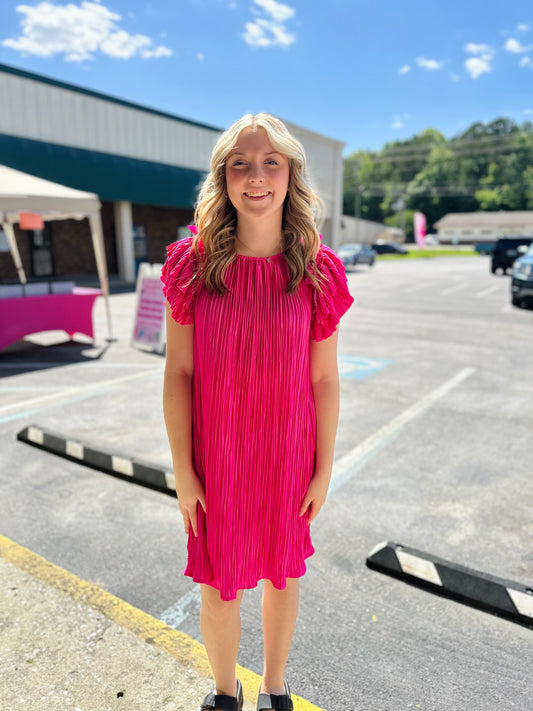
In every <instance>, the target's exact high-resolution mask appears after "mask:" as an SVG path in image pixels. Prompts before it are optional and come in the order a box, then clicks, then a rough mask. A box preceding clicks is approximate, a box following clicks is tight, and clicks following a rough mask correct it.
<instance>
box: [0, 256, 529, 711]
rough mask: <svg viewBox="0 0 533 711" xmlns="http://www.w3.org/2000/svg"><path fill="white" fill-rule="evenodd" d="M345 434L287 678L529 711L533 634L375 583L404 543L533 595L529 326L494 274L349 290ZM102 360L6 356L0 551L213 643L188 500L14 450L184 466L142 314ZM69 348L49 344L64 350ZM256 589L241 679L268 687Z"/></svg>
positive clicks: (392, 700) (351, 700) (411, 267)
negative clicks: (41, 440) (40, 561)
mask: <svg viewBox="0 0 533 711" xmlns="http://www.w3.org/2000/svg"><path fill="white" fill-rule="evenodd" d="M348 279H349V285H350V289H351V292H352V294H353V295H354V297H355V299H356V304H355V305H354V306H353V307H352V309H351V310H350V312H349V314H348V315H347V316H346V317H345V319H344V320H343V324H342V329H341V335H340V340H339V364H340V371H341V376H342V378H341V400H342V405H341V421H340V426H339V435H338V442H337V449H336V468H335V473H334V477H333V481H332V488H331V493H330V496H329V499H328V503H327V506H326V507H325V508H324V510H323V512H322V513H321V515H320V516H319V518H318V519H317V520H316V522H315V523H314V524H313V528H312V534H313V542H314V544H315V548H316V550H317V553H316V554H315V556H313V558H311V559H310V561H309V566H308V570H309V572H308V575H306V576H305V578H304V579H303V581H302V600H301V614H300V619H299V623H298V626H297V630H296V634H295V638H294V643H293V649H292V655H291V660H290V668H289V669H288V678H289V680H290V681H291V687H292V688H293V689H294V691H296V692H297V693H298V694H299V695H301V696H303V697H304V698H307V699H309V700H310V701H312V702H313V703H315V704H317V705H318V706H319V707H322V708H324V709H328V711H336V710H337V709H338V710H339V711H340V710H341V709H346V708H348V709H354V710H355V709H365V710H367V711H399V710H400V709H415V708H420V709H423V710H426V711H448V710H449V711H452V710H453V711H457V710H458V709H468V710H469V711H492V710H493V709H502V710H506V709H518V710H519V711H530V709H531V668H532V664H533V645H532V641H533V637H532V635H533V631H532V630H531V629H527V628H525V627H523V626H520V625H518V624H515V623H513V622H510V621H508V620H502V619H499V618H497V617H495V616H493V615H490V614H488V613H486V612H482V611H479V610H476V609H472V608H471V607H467V606H464V605H461V604H459V603H457V602H454V601H451V600H447V599H443V598H440V597H436V596H433V595H431V594H430V593H428V592H426V591H423V590H419V589H417V588H414V587H412V586H408V585H405V584H404V583H402V582H400V581H398V580H394V579H392V578H389V577H387V576H384V575H381V574H379V573H377V572H374V571H371V570H368V569H367V568H366V567H365V558H366V556H367V555H368V554H369V553H370V551H371V550H372V549H373V548H374V546H375V545H376V544H378V543H379V542H381V541H384V540H391V541H396V542H399V543H403V544H405V545H408V546H413V547H415V548H418V549H421V550H424V551H428V552H431V553H433V554H434V555H437V556H441V557H442V558H446V559H447V560H450V561H455V562H456V563H459V564H463V565H466V566H469V567H472V568H474V569H477V570H480V571H485V572H487V573H491V574H493V575H496V576H500V577H502V578H506V579H509V580H515V581H518V582H521V583H523V584H526V585H529V587H533V513H532V512H533V487H532V486H531V462H532V460H533V437H532V429H533V428H532V422H533V360H532V358H531V353H532V350H533V311H527V310H520V309H516V308H512V307H511V306H510V297H509V277H503V276H493V275H491V274H490V273H489V267H488V262H487V260H486V259H485V258H483V257H465V258H463V257H461V258H453V257H449V258H437V259H434V260H409V261H404V262H401V261H388V262H386V261H382V262H380V261H378V262H377V263H376V265H375V266H374V267H373V268H371V269H370V268H367V267H360V268H358V269H356V270H353V271H351V272H349V275H348ZM100 301H101V300H99V302H97V306H96V309H95V318H96V326H97V338H96V342H95V343H94V344H88V343H81V342H65V343H58V341H57V336H56V335H54V334H51V336H47V337H42V338H40V339H37V338H36V339H34V342H33V343H26V344H25V345H24V346H22V347H17V348H14V347H12V348H10V349H8V350H6V351H4V352H2V353H0V377H1V380H0V421H1V423H2V427H1V431H0V437H1V444H2V451H3V457H2V460H3V466H2V470H1V473H0V478H1V479H0V480H1V487H2V497H1V500H0V520H1V522H2V523H1V526H0V533H2V534H3V535H5V536H8V537H9V538H11V539H13V540H14V541H16V542H17V543H20V544H21V545H23V546H26V547H27V548H29V549H31V550H33V551H35V552H37V553H39V554H40V555H42V556H44V557H45V558H46V559H48V560H50V561H52V562H54V563H56V564H57V565H60V566H62V567H63V568H66V569H67V570H69V571H71V572H73V573H75V574H76V575H78V576H80V577H81V578H83V579H84V580H88V581H91V582H95V583H98V584H99V585H100V586H102V587H103V588H105V589H106V590H108V591H109V592H112V593H113V594H114V595H116V596H117V597H119V598H122V599H124V600H126V601H128V602H130V603H131V604H133V605H135V606H136V607H138V608H140V609H141V610H144V611H145V612H147V613H149V614H151V615H153V616H154V617H157V618H159V619H162V620H164V621H165V622H167V623H168V624H170V625H172V626H175V627H176V629H180V630H181V631H183V632H186V633H187V634H189V635H191V636H192V637H194V638H196V639H199V638H200V632H199V624H198V603H199V600H198V594H197V590H196V588H195V586H194V585H193V584H192V583H191V582H190V581H189V579H186V578H184V577H183V576H182V574H181V570H182V568H183V565H184V560H185V548H186V546H185V543H186V542H185V538H184V535H183V533H182V525H181V522H180V521H179V513H178V509H177V504H176V500H175V499H174V498H172V497H171V496H169V495H168V494H165V493H161V492H158V491H153V490H150V489H147V488H144V487H141V486H138V485H136V484H134V483H132V482H130V481H123V480H120V479H117V478H114V477H112V476H110V475H107V474H103V473H101V472H98V471H95V470H91V469H87V468H85V467H82V466H80V465H79V464H76V463H74V462H71V461H68V460H65V459H61V458H59V457H55V456H53V455H51V454H48V453H45V452H43V451H41V450H38V449H35V448H32V447H30V446H28V445H25V444H22V443H20V442H18V441H17V440H16V434H17V432H18V431H20V430H21V429H22V428H23V427H25V426H27V425H29V424H38V425H41V426H43V427H47V428H49V429H51V430H55V431H57V432H64V433H65V434H67V435H70V436H72V437H73V438H76V437H77V438H80V439H82V440H84V441H86V442H91V443H92V444H93V445H94V446H101V447H102V448H104V449H107V450H109V449H112V450H116V452H117V454H124V455H129V456H137V457H141V458H142V459H145V460H148V461H151V462H154V463H156V464H160V465H161V466H164V467H169V466H170V454H169V449H168V445H167V442H166V437H165V431H164V424H163V417H162V412H161V388H162V374H163V359H162V357H161V356H158V355H155V354H152V353H147V352H143V351H140V350H137V349H134V348H132V347H131V346H130V337H131V330H132V325H133V308H134V303H135V297H134V295H133V294H130V293H125V294H117V295H114V296H113V297H112V313H113V319H114V330H115V336H116V338H117V340H116V341H114V342H111V343H106V341H105V335H106V333H105V321H104V309H103V304H101V303H100ZM54 338H55V341H54ZM259 602H260V589H257V590H254V591H250V592H249V593H247V594H246V595H245V599H244V602H243V608H242V617H243V637H242V645H241V654H240V659H239V661H240V663H241V664H242V665H243V666H245V667H247V668H250V669H252V670H254V671H256V672H260V671H261V655H262V649H261V643H260V639H261V636H260V614H259Z"/></svg>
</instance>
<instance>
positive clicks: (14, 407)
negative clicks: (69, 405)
mask: <svg viewBox="0 0 533 711" xmlns="http://www.w3.org/2000/svg"><path fill="white" fill-rule="evenodd" d="M161 374H162V369H161V368H154V369H153V372H148V373H147V372H146V370H143V371H142V372H140V373H133V374H132V375H124V376H122V377H121V378H112V379H111V380H101V381H100V382H97V383H94V384H93V385H83V386H80V387H77V388H70V389H68V390H63V391H62V392H56V393H53V394H51V395H41V396H40V397H34V398H30V399H29V400H21V401H19V402H17V403H11V404H10V405H4V407H0V415H4V416H6V415H7V419H9V417H10V416H12V415H13V414H14V413H18V414H20V410H26V409H27V408H29V409H31V410H33V411H35V408H36V407H37V408H38V409H40V408H41V407H45V406H46V405H49V404H51V403H52V404H54V403H55V404H57V403H58V402H62V403H64V402H68V401H70V400H72V399H76V398H77V397H78V396H80V395H81V396H82V397H83V398H87V397H90V396H91V395H96V394H98V393H100V392H102V391H103V390H107V389H108V388H110V387H113V386H114V385H118V384H119V383H124V382H127V381H128V380H135V379H136V378H149V377H151V376H153V375H161ZM4 419H6V418H5V417H4V418H2V420H4Z"/></svg>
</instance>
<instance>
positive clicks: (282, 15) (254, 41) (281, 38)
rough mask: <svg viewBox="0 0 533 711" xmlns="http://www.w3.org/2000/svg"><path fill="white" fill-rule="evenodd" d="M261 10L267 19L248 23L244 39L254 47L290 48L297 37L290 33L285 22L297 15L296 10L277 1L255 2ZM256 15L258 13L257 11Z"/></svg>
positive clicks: (258, 18) (258, 19) (256, 0)
mask: <svg viewBox="0 0 533 711" xmlns="http://www.w3.org/2000/svg"><path fill="white" fill-rule="evenodd" d="M254 3H255V4H256V5H257V6H258V7H259V8H261V10H262V11H263V13H264V14H265V15H266V18H265V17H257V19H255V20H254V21H253V22H247V23H246V24H245V27H244V34H243V38H244V41H245V42H246V44H249V45H250V46H252V47H273V46H276V45H278V46H280V47H289V46H290V45H291V44H293V43H294V42H295V41H296V35H294V34H292V33H291V32H289V30H288V29H287V28H286V26H285V22H286V21H287V20H290V19H291V17H293V15H294V14H295V12H296V11H295V10H294V8H292V7H289V6H288V5H283V4H282V3H279V2H276V0H254ZM255 12H256V14H257V13H258V11H257V10H256V11H255Z"/></svg>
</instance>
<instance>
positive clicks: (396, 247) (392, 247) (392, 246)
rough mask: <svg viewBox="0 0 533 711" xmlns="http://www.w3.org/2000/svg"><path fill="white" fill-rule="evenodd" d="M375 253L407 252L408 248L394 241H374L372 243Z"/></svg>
mask: <svg viewBox="0 0 533 711" xmlns="http://www.w3.org/2000/svg"><path fill="white" fill-rule="evenodd" d="M372 249H373V250H374V252H375V253H376V254H407V253H408V250H407V249H405V247H402V246H401V245H400V244H396V242H376V243H375V244H373V245H372Z"/></svg>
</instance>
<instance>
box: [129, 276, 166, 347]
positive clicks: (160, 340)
mask: <svg viewBox="0 0 533 711" xmlns="http://www.w3.org/2000/svg"><path fill="white" fill-rule="evenodd" d="M161 267H162V265H161V264H147V263H146V262H142V263H141V264H140V265H139V273H138V274H137V309H136V311H135V322H134V327H133V337H132V340H131V342H132V345H134V346H139V347H141V348H147V349H148V350H152V351H155V352H156V353H162V352H163V350H164V348H165V303H166V299H165V295H164V294H163V285H162V283H161V280H160V276H161Z"/></svg>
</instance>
